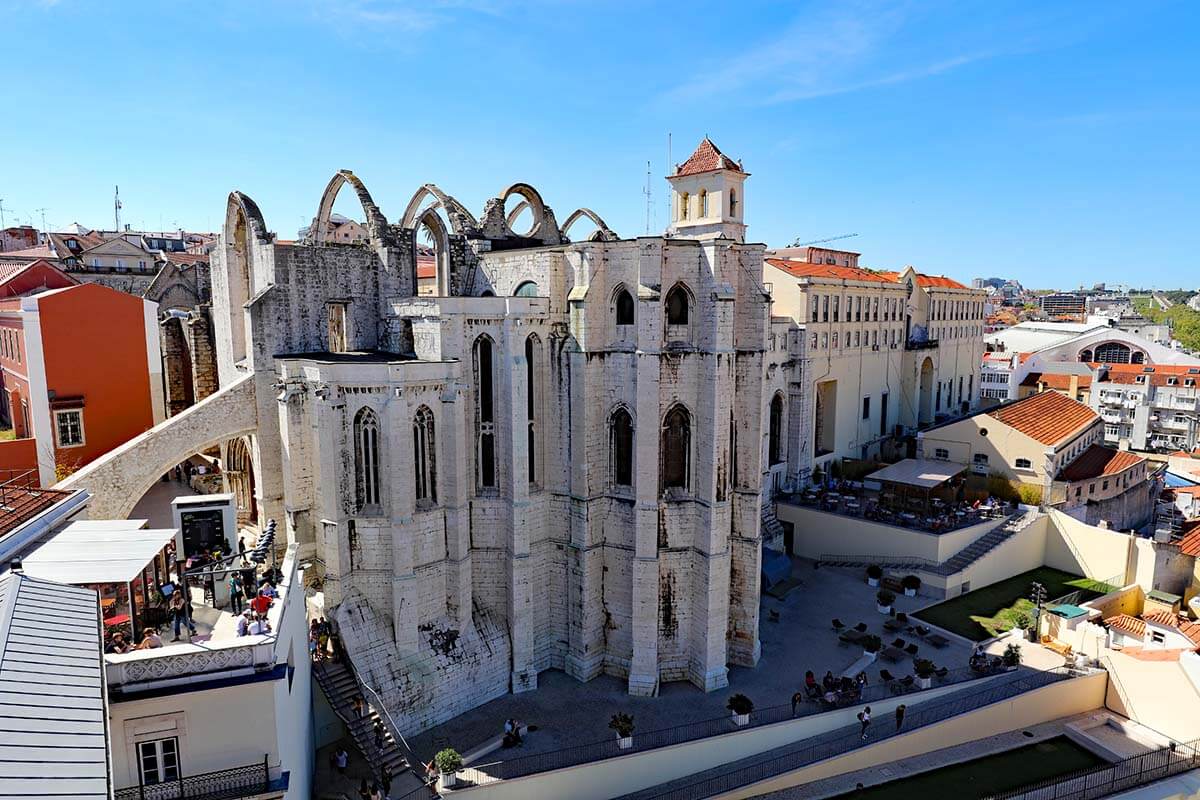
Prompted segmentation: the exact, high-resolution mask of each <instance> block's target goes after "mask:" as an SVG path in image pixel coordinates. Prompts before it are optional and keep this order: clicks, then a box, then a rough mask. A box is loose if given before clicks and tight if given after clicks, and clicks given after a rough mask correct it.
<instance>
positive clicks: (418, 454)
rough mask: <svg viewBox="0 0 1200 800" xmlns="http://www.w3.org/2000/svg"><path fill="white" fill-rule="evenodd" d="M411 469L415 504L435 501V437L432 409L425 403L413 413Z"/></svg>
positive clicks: (425, 504) (420, 504)
mask: <svg viewBox="0 0 1200 800" xmlns="http://www.w3.org/2000/svg"><path fill="white" fill-rule="evenodd" d="M413 470H414V473H415V475H414V478H415V480H414V488H415V494H416V501H417V505H418V506H432V505H433V504H435V503H437V439H436V431H435V430H434V418H433V411H432V410H430V408H429V406H426V405H422V406H421V407H419V408H418V409H417V413H416V414H414V415H413Z"/></svg>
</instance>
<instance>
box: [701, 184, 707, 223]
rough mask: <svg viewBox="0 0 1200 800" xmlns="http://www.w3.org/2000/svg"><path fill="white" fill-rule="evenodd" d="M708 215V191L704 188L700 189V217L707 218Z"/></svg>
mask: <svg viewBox="0 0 1200 800" xmlns="http://www.w3.org/2000/svg"><path fill="white" fill-rule="evenodd" d="M707 216H708V192H707V191H705V190H704V189H701V190H700V219H705V218H706V217H707Z"/></svg>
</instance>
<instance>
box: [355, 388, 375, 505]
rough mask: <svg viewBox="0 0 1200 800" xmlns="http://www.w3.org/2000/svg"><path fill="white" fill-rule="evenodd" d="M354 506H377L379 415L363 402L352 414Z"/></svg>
mask: <svg viewBox="0 0 1200 800" xmlns="http://www.w3.org/2000/svg"><path fill="white" fill-rule="evenodd" d="M353 434H354V500H355V502H354V509H355V511H357V512H358V513H360V514H364V513H374V512H376V511H377V510H378V509H379V498H380V497H381V492H380V489H379V476H380V469H379V434H380V428H379V417H378V416H377V415H376V414H375V412H374V411H373V410H371V409H370V408H368V407H367V406H363V407H362V408H360V409H359V410H358V412H357V413H356V414H355V415H354V428H353Z"/></svg>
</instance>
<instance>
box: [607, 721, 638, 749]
mask: <svg viewBox="0 0 1200 800" xmlns="http://www.w3.org/2000/svg"><path fill="white" fill-rule="evenodd" d="M608 727H610V728H612V729H613V730H614V731H616V732H617V747H619V748H621V749H622V750H628V749H629V748H631V747H633V715H632V714H626V713H625V712H624V711H618V712H617V713H616V714H613V715H612V719H610V720H609V721H608Z"/></svg>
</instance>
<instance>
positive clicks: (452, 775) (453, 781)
mask: <svg viewBox="0 0 1200 800" xmlns="http://www.w3.org/2000/svg"><path fill="white" fill-rule="evenodd" d="M457 785H458V773H457V772H443V773H442V774H441V775H440V776H438V788H439V789H453V788H454V787H455V786H457Z"/></svg>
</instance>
